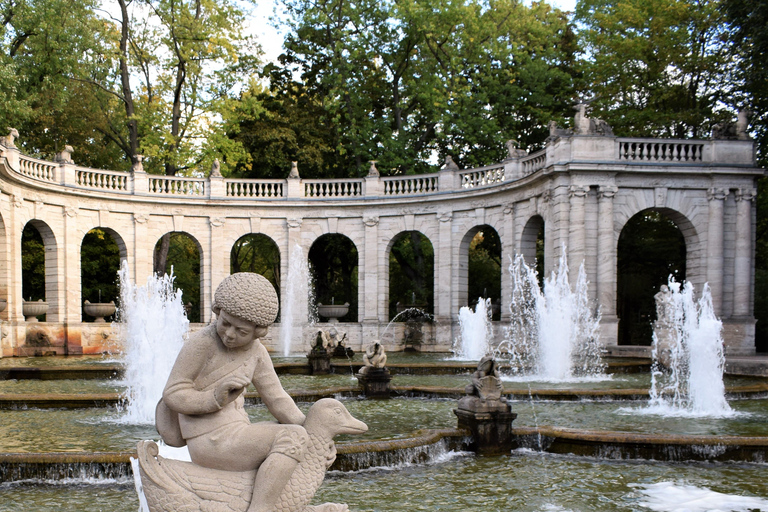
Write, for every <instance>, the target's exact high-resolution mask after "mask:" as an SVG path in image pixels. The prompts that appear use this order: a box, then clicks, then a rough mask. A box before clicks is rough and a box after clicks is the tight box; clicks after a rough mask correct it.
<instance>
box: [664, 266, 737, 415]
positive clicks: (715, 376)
mask: <svg viewBox="0 0 768 512" xmlns="http://www.w3.org/2000/svg"><path fill="white" fill-rule="evenodd" d="M660 295H661V296H657V318H658V319H657V321H656V322H655V324H654V330H653V349H652V355H653V359H654V364H653V370H652V374H651V390H650V395H651V399H650V409H651V410H652V411H656V412H660V413H662V414H665V415H674V414H684V415H685V414H689V415H695V416H727V415H730V414H732V410H731V407H730V406H729V405H728V402H727V401H726V399H725V384H724V383H723V369H724V367H725V355H724V353H723V338H722V336H721V331H722V328H723V324H722V322H721V321H720V320H718V319H717V317H716V316H715V313H714V309H713V307H712V294H711V293H710V291H709V286H708V285H706V284H705V285H704V291H703V292H702V294H701V298H700V299H699V300H698V301H696V300H695V298H694V291H693V285H692V284H691V283H689V282H683V284H682V286H681V284H680V283H676V282H675V281H674V279H672V278H670V280H669V288H668V290H664V289H663V290H662V292H661V293H660Z"/></svg>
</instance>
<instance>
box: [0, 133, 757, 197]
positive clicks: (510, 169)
mask: <svg viewBox="0 0 768 512" xmlns="http://www.w3.org/2000/svg"><path fill="white" fill-rule="evenodd" d="M745 144H746V145H750V146H751V144H752V141H736V140H672V139H643V138H614V137H595V136H581V137H580V136H571V137H567V138H563V139H559V140H557V141H554V142H550V143H549V144H548V146H547V148H545V149H542V150H540V151H537V152H535V153H531V154H529V155H528V156H525V157H523V158H520V159H510V160H506V161H504V162H502V163H499V164H494V165H489V166H485V167H478V168H473V169H461V170H459V169H444V170H441V171H439V172H437V173H431V174H421V175H411V176H381V177H379V176H374V177H368V178H356V179H298V180H295V181H296V182H297V183H298V186H294V187H291V186H289V181H290V180H286V179H283V180H280V179H255V180H252V179H230V178H222V177H213V178H201V177H184V176H158V175H150V174H147V173H145V172H129V173H124V172H117V171H108V170H102V169H90V168H87V167H80V166H75V165H72V164H67V163H56V162H49V161H46V160H40V159H36V158H32V157H28V156H25V155H22V154H20V153H18V150H17V149H15V148H4V147H3V146H2V145H1V144H0V149H2V154H3V156H5V157H6V159H7V160H8V162H9V163H11V166H10V167H11V168H12V169H14V170H16V171H17V172H18V174H20V175H21V176H24V177H25V178H29V179H31V180H33V181H39V182H44V183H49V184H50V183H53V184H60V185H64V186H67V187H75V188H83V189H88V190H98V191H103V192H113V193H128V194H134V195H153V196H155V195H160V196H175V197H184V198H186V199H195V198H200V199H212V198H221V199H223V198H241V199H252V200H274V199H284V198H293V199H328V198H339V199H343V198H356V197H377V196H387V197H392V196H416V195H424V194H434V193H438V192H450V191H457V192H459V191H462V190H469V189H475V188H478V187H492V186H503V185H505V184H508V183H510V182H512V181H514V180H516V179H520V178H523V177H526V176H530V175H532V174H534V173H536V172H537V171H540V170H542V169H545V168H547V167H550V166H551V165H554V164H556V163H558V162H561V161H563V160H567V162H568V163H571V164H574V163H578V162H579V161H588V162H590V163H593V162H602V163H615V164H638V165H647V164H649V163H658V164H664V165H675V164H677V165H692V164H694V165H700V164H708V163H710V164H727V165H733V164H736V165H743V166H750V167H751V166H753V165H754V154H753V152H751V151H749V150H747V151H745V147H743V146H744V145H745ZM14 162H15V163H16V164H17V165H15V166H14V165H13V163H14Z"/></svg>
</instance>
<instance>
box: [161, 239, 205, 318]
mask: <svg viewBox="0 0 768 512" xmlns="http://www.w3.org/2000/svg"><path fill="white" fill-rule="evenodd" d="M169 235H170V236H168V237H167V249H166V247H165V243H166V242H165V239H166V237H161V238H160V240H158V241H157V244H155V250H154V257H155V269H156V270H157V269H158V268H160V265H158V260H160V259H161V257H162V255H163V252H166V251H167V252H166V254H167V257H166V258H165V260H166V261H165V266H164V267H165V268H164V272H165V273H166V274H170V273H171V269H173V275H174V276H175V281H174V283H175V285H176V288H178V289H179V290H181V292H182V299H181V300H182V301H183V302H184V308H185V310H186V312H187V318H189V321H190V322H193V323H194V322H200V321H201V314H200V313H201V312H200V304H201V302H202V301H201V297H200V289H201V286H200V266H201V265H200V262H201V255H202V250H201V249H200V244H199V243H198V242H197V240H195V238H194V237H192V236H191V235H189V234H188V233H184V232H181V231H174V232H172V233H169Z"/></svg>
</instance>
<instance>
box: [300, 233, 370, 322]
mask: <svg viewBox="0 0 768 512" xmlns="http://www.w3.org/2000/svg"><path fill="white" fill-rule="evenodd" d="M357 260H358V255H357V247H355V244H354V243H353V242H352V240H350V239H349V238H347V237H346V236H344V235H323V236H321V237H320V238H318V239H317V240H315V243H313V244H312V247H311V248H310V249H309V263H310V265H311V268H312V275H313V278H314V282H315V299H316V301H317V303H318V304H331V303H333V304H344V303H345V302H349V313H347V314H346V315H345V316H343V317H342V318H340V319H339V321H341V322H357V289H358V288H357V285H358V274H357V268H358V265H357Z"/></svg>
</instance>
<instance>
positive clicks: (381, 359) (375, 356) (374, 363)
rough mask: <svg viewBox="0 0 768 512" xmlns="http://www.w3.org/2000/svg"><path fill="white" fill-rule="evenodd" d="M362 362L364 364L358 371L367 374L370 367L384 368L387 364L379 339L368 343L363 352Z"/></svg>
mask: <svg viewBox="0 0 768 512" xmlns="http://www.w3.org/2000/svg"><path fill="white" fill-rule="evenodd" d="M363 363H365V366H363V367H362V368H360V373H361V374H363V375H365V374H367V373H368V372H369V371H370V370H371V368H384V367H385V366H386V365H387V354H386V352H384V347H382V346H381V342H379V340H374V341H373V343H371V344H370V345H368V348H367V349H366V350H365V354H363Z"/></svg>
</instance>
